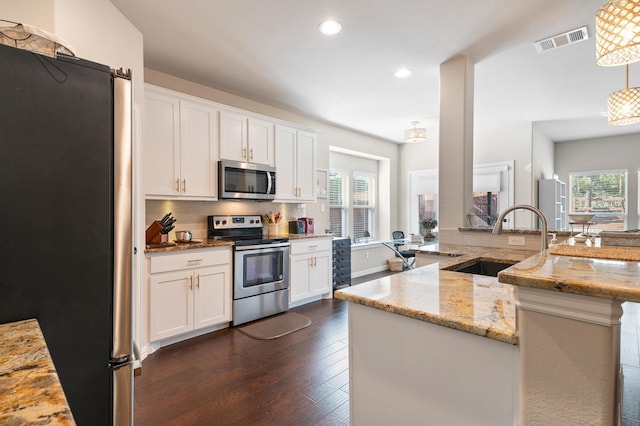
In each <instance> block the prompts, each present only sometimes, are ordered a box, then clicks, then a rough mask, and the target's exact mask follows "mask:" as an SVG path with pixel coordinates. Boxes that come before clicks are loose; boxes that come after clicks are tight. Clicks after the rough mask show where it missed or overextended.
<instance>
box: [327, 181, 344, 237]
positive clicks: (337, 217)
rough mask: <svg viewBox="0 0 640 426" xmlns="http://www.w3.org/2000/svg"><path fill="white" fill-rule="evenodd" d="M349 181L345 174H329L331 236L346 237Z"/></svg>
mask: <svg viewBox="0 0 640 426" xmlns="http://www.w3.org/2000/svg"><path fill="white" fill-rule="evenodd" d="M348 188H349V180H348V177H347V175H346V174H345V173H343V172H337V171H330V172H329V227H330V228H331V232H332V233H333V235H335V236H337V237H346V236H347V235H348V234H349V233H348V231H347V208H348V206H349V199H348V196H349V191H348Z"/></svg>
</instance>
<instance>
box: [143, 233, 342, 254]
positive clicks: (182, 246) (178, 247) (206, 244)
mask: <svg viewBox="0 0 640 426" xmlns="http://www.w3.org/2000/svg"><path fill="white" fill-rule="evenodd" d="M278 237H282V238H289V240H290V241H300V240H306V239H312V238H333V237H334V236H333V235H332V234H280V235H278ZM215 247H233V242H232V241H224V240H216V239H205V240H203V241H202V242H199V243H175V244H174V245H169V246H164V247H149V246H145V250H144V253H145V254H153V253H168V252H174V251H184V250H194V249H202V248H215Z"/></svg>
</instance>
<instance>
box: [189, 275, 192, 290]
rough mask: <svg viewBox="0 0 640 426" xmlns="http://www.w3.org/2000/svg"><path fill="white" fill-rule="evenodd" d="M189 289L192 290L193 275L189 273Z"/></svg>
mask: <svg viewBox="0 0 640 426" xmlns="http://www.w3.org/2000/svg"><path fill="white" fill-rule="evenodd" d="M189 290H193V275H189Z"/></svg>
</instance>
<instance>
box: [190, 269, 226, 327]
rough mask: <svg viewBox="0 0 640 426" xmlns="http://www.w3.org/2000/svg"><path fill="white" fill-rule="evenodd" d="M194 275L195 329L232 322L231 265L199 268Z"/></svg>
mask: <svg viewBox="0 0 640 426" xmlns="http://www.w3.org/2000/svg"><path fill="white" fill-rule="evenodd" d="M194 274H195V296H194V302H193V303H194V314H193V317H194V329H198V328H202V327H207V326H210V325H216V324H221V323H224V322H228V321H231V299H232V297H233V296H232V294H231V265H229V264H227V265H219V266H212V267H209V268H199V269H196V270H195V271H194Z"/></svg>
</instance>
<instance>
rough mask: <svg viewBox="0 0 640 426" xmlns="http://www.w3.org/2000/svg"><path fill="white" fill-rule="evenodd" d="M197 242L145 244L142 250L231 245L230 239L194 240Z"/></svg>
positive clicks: (154, 250)
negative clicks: (161, 244)
mask: <svg viewBox="0 0 640 426" xmlns="http://www.w3.org/2000/svg"><path fill="white" fill-rule="evenodd" d="M196 241H197V242H189V243H173V242H171V245H164V246H157V245H147V246H146V248H145V250H144V252H145V253H166V252H169V251H181V250H190V249H199V248H209V247H225V246H227V247H231V246H233V243H232V242H231V241H223V240H213V239H206V240H196Z"/></svg>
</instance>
